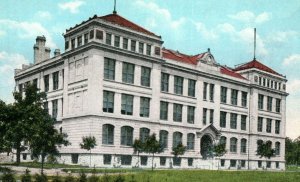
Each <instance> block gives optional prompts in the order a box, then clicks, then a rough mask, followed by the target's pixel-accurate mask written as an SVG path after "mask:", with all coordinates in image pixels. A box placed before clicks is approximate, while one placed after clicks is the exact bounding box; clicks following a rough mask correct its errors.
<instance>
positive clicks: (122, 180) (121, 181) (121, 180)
mask: <svg viewBox="0 0 300 182" xmlns="http://www.w3.org/2000/svg"><path fill="white" fill-rule="evenodd" d="M115 182H125V178H124V176H121V175H120V174H119V175H118V176H117V178H116V179H115Z"/></svg>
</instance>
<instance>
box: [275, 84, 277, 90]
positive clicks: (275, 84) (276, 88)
mask: <svg viewBox="0 0 300 182" xmlns="http://www.w3.org/2000/svg"><path fill="white" fill-rule="evenodd" d="M275 89H276V90H277V82H275Z"/></svg>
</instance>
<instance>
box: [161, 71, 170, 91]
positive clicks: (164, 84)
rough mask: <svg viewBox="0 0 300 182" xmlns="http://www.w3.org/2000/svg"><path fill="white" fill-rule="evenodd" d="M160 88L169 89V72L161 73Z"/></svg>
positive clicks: (162, 89)
mask: <svg viewBox="0 0 300 182" xmlns="http://www.w3.org/2000/svg"><path fill="white" fill-rule="evenodd" d="M160 90H161V91H162V92H168V91H169V74H167V73H161V87H160Z"/></svg>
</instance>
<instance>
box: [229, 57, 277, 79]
mask: <svg viewBox="0 0 300 182" xmlns="http://www.w3.org/2000/svg"><path fill="white" fill-rule="evenodd" d="M251 68H256V69H259V70H262V71H266V72H269V73H272V74H275V75H279V76H281V74H279V73H277V72H276V71H274V70H272V69H271V68H269V67H268V66H266V65H264V64H262V63H260V62H259V61H257V60H253V61H250V62H248V63H245V64H243V65H240V66H238V67H236V68H234V69H233V70H234V71H241V70H247V69H251Z"/></svg>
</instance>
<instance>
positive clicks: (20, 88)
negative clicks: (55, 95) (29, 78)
mask: <svg viewBox="0 0 300 182" xmlns="http://www.w3.org/2000/svg"><path fill="white" fill-rule="evenodd" d="M48 78H49V76H48ZM48 87H49V79H48ZM48 90H49V88H48ZM22 92H23V84H19V93H20V94H22ZM45 92H46V90H45Z"/></svg>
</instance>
